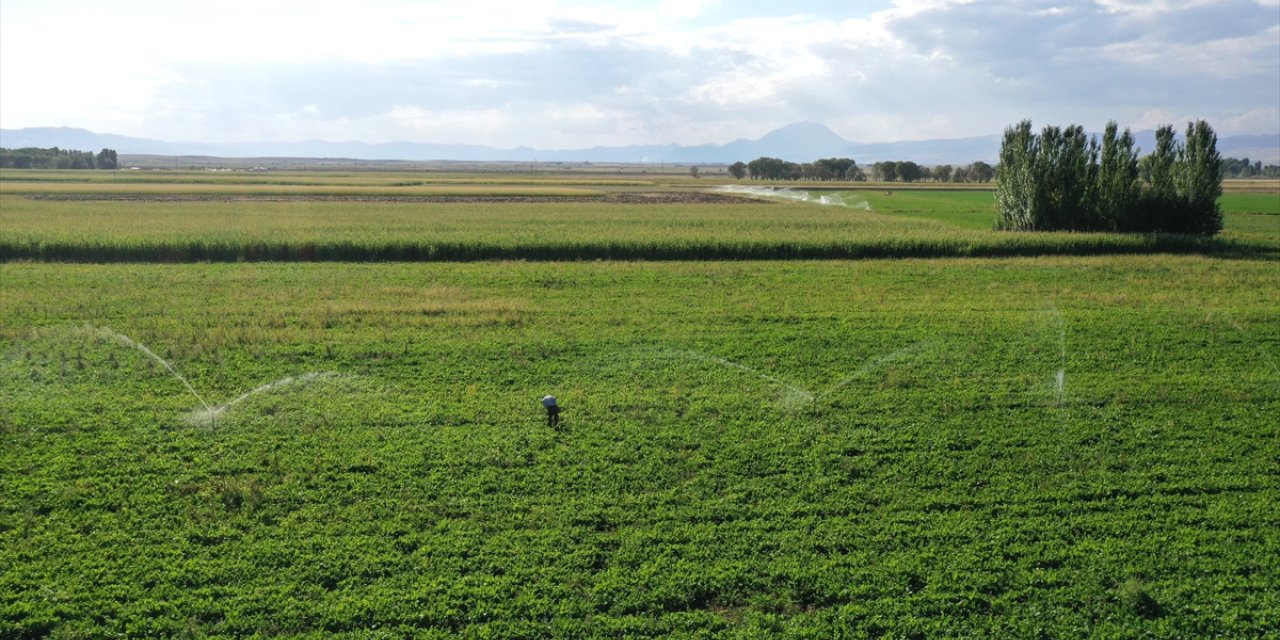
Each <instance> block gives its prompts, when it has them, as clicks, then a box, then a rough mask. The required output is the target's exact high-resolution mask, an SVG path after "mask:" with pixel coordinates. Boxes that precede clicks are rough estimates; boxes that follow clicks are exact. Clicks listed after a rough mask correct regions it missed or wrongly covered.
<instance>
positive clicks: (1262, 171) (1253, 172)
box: [1143, 158, 1280, 178]
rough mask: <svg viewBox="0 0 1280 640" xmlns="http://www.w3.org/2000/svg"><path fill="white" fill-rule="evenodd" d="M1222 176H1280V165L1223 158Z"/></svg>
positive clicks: (1244, 159) (1246, 159) (1245, 159)
mask: <svg viewBox="0 0 1280 640" xmlns="http://www.w3.org/2000/svg"><path fill="white" fill-rule="evenodd" d="M1143 160H1146V158H1143ZM1222 176H1223V177H1224V178H1280V165H1274V164H1269V165H1266V166H1263V164H1262V161H1261V160H1255V161H1254V162H1252V163H1251V162H1249V159H1248V158H1240V159H1237V158H1223V159H1222ZM1144 177H1145V176H1144Z"/></svg>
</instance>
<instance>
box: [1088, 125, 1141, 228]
mask: <svg viewBox="0 0 1280 640" xmlns="http://www.w3.org/2000/svg"><path fill="white" fill-rule="evenodd" d="M1118 129H1119V126H1118V125H1116V123H1115V121H1114V120H1113V121H1111V122H1108V123H1107V128H1106V130H1105V131H1104V132H1103V134H1102V156H1101V159H1100V160H1099V162H1098V175H1097V190H1096V200H1095V202H1094V207H1095V208H1096V211H1095V215H1094V217H1095V218H1096V219H1097V221H1098V223H1099V226H1100V227H1102V228H1106V229H1111V230H1116V229H1124V228H1128V227H1129V226H1130V225H1129V222H1128V221H1127V218H1128V217H1129V216H1131V215H1135V214H1136V212H1137V210H1138V200H1139V198H1140V197H1141V195H1142V191H1141V185H1140V184H1139V182H1138V151H1137V149H1135V148H1134V141H1133V134H1131V133H1130V132H1129V130H1128V129H1125V130H1124V133H1122V134H1118V133H1117V130H1118Z"/></svg>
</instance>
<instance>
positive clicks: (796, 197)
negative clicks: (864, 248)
mask: <svg viewBox="0 0 1280 640" xmlns="http://www.w3.org/2000/svg"><path fill="white" fill-rule="evenodd" d="M716 190H717V191H720V192H722V193H736V194H742V195H748V196H755V197H759V198H780V199H783V200H791V201H794V202H809V203H813V204H820V205H823V206H828V207H844V208H846V209H862V210H864V211H870V210H871V203H869V202H867V201H866V200H865V199H863V200H859V201H857V202H850V201H849V200H848V199H846V198H845V197H844V196H842V195H840V194H838V193H830V194H821V195H817V196H815V195H814V194H812V193H810V192H808V191H793V190H791V189H788V188H786V187H782V188H778V187H752V186H745V185H733V184H729V185H723V186H720V187H717V188H716Z"/></svg>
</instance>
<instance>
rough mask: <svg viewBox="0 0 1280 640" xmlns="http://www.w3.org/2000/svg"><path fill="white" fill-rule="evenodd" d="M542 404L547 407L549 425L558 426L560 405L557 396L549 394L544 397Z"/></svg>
mask: <svg viewBox="0 0 1280 640" xmlns="http://www.w3.org/2000/svg"><path fill="white" fill-rule="evenodd" d="M542 406H544V407H546V408H547V426H548V427H555V426H558V425H559V424H560V405H558V404H556V397H555V396H547V397H545V398H543V399H542Z"/></svg>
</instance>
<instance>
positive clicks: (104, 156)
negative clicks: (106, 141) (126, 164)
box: [95, 149, 120, 169]
mask: <svg viewBox="0 0 1280 640" xmlns="http://www.w3.org/2000/svg"><path fill="white" fill-rule="evenodd" d="M95 164H96V165H97V167H98V168H99V169H117V168H119V166H120V163H119V160H118V157H117V156H116V152H115V149H103V150H102V151H99V152H98V156H97V158H96V163H95Z"/></svg>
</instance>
